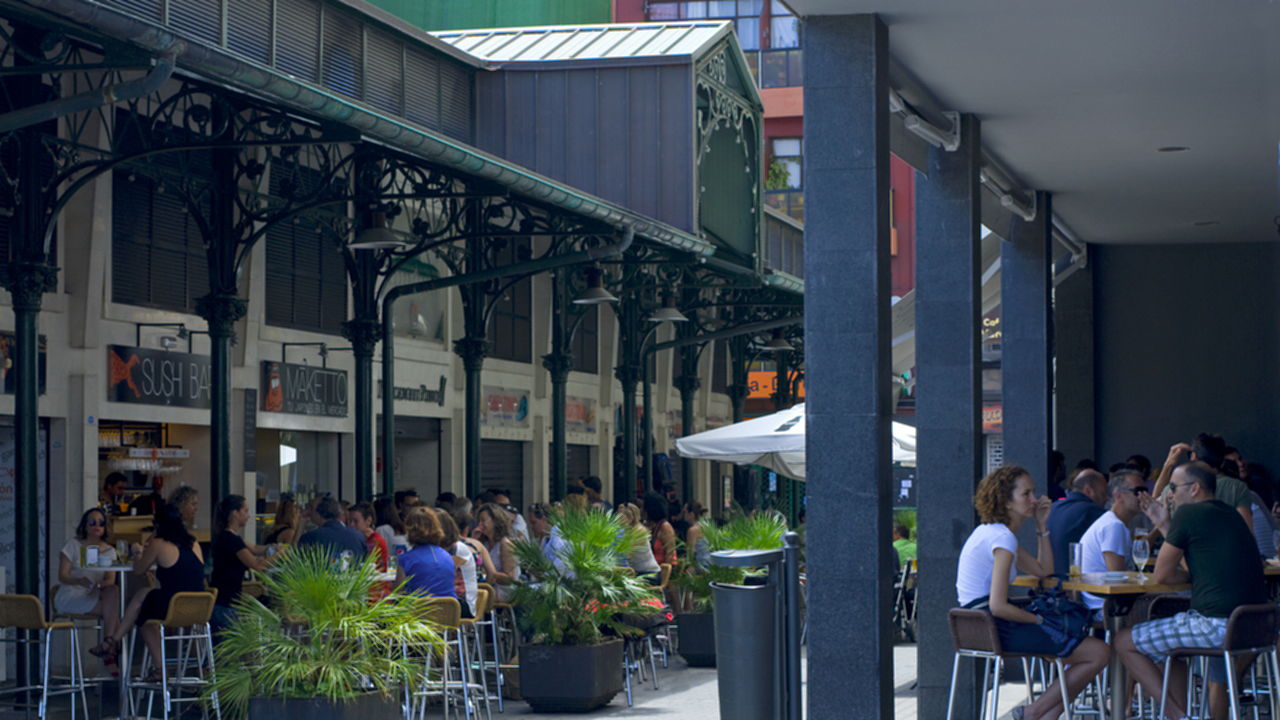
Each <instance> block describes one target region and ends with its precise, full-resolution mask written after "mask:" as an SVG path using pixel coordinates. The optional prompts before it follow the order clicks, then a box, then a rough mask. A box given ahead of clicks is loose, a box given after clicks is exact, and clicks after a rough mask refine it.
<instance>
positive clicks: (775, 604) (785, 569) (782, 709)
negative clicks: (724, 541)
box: [711, 533, 800, 720]
mask: <svg viewBox="0 0 1280 720" xmlns="http://www.w3.org/2000/svg"><path fill="white" fill-rule="evenodd" d="M786 542H787V548H786V550H783V549H782V548H778V549H775V550H723V551H717V552H713V553H711V563H712V564H713V565H720V566H726V567H765V568H767V571H768V572H767V574H766V575H764V576H763V577H758V578H751V580H755V581H758V582H753V583H750V584H746V585H728V584H724V583H712V584H711V588H712V592H713V594H714V596H715V624H716V667H717V675H718V679H719V690H720V718H721V720H776V719H778V718H786V719H787V720H800V712H799V708H800V702H799V692H800V682H799V680H800V674H799V632H798V628H799V625H798V622H796V621H795V618H796V617H798V616H797V615H796V614H797V613H798V611H799V608H798V603H797V602H796V592H795V591H796V588H792V589H791V592H787V588H788V585H796V586H797V587H798V582H799V580H798V576H797V573H798V567H796V557H797V553H796V550H797V548H796V544H795V543H796V536H795V534H794V533H787V537H786ZM788 578H790V581H789V582H788ZM793 636H794V637H793Z"/></svg>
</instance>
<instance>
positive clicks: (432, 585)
mask: <svg viewBox="0 0 1280 720" xmlns="http://www.w3.org/2000/svg"><path fill="white" fill-rule="evenodd" d="M404 529H405V532H406V533H407V534H408V536H409V542H411V543H413V549H412V550H410V551H409V552H407V553H404V554H403V555H401V556H400V564H399V567H398V569H397V570H396V584H400V583H404V591H405V592H407V593H411V594H414V595H423V596H426V597H451V598H454V599H457V598H458V593H457V591H456V590H455V589H454V579H455V575H456V572H455V569H456V567H457V566H456V565H455V564H454V562H453V556H452V555H450V554H449V553H447V552H445V549H444V548H442V547H440V543H441V542H442V541H443V537H444V532H443V531H442V530H441V529H440V521H439V520H438V519H437V518H436V513H435V510H434V509H432V508H429V507H425V506H422V505H418V506H414V507H411V508H410V509H409V512H408V514H406V515H405V518H404Z"/></svg>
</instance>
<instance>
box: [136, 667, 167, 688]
mask: <svg viewBox="0 0 1280 720" xmlns="http://www.w3.org/2000/svg"><path fill="white" fill-rule="evenodd" d="M162 679H163V678H161V677H160V671H159V670H152V671H151V674H150V675H148V676H146V677H145V678H143V679H142V680H139V681H138V682H140V683H144V684H147V685H159V684H160V681H161V680H162Z"/></svg>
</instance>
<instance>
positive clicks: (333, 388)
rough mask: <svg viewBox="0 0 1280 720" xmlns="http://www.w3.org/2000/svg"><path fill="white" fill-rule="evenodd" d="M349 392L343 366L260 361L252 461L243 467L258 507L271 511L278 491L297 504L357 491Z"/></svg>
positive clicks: (346, 495) (260, 511) (261, 510)
mask: <svg viewBox="0 0 1280 720" xmlns="http://www.w3.org/2000/svg"><path fill="white" fill-rule="evenodd" d="M348 393H349V388H348V379H347V371H346V370H341V369H336V368H330V367H325V366H323V365H322V366H315V365H307V364H296V363H286V362H276V361H272V360H264V361H262V363H261V366H260V386H259V389H258V392H257V393H256V399H257V408H256V410H257V413H256V414H257V419H256V427H255V428H254V433H253V436H254V453H253V456H252V466H253V467H252V469H251V468H250V467H249V464H250V463H249V462H246V468H245V471H246V474H249V473H252V475H253V477H254V485H255V486H254V494H255V496H256V499H257V501H258V503H257V505H258V512H259V513H263V514H266V515H271V514H273V513H274V512H275V509H276V504H277V503H278V502H279V500H280V496H281V494H282V493H290V494H292V495H293V497H294V499H295V500H297V501H298V502H299V503H300V504H306V503H307V502H309V501H310V500H311V499H312V498H313V497H316V496H323V495H325V494H329V495H332V496H334V497H336V498H341V499H351V498H354V497H355V483H354V480H353V479H352V475H351V472H350V470H351V468H352V467H353V462H352V457H351V454H352V449H351V447H350V445H351V439H350V438H351V436H350V433H349V431H348V427H347V426H348V424H349V422H350V421H349V419H348V414H349V413H348ZM245 405H246V412H245V414H246V416H248V415H249V414H250V412H249V409H248V406H249V402H248V400H246V403H245ZM344 469H345V472H344Z"/></svg>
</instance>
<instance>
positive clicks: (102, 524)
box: [85, 520, 107, 527]
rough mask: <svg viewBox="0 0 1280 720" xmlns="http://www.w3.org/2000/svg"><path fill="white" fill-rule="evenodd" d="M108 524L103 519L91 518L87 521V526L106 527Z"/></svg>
mask: <svg viewBox="0 0 1280 720" xmlns="http://www.w3.org/2000/svg"><path fill="white" fill-rule="evenodd" d="M106 526H107V524H106V523H105V522H103V521H102V520H90V521H89V522H87V523H85V527H106Z"/></svg>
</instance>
